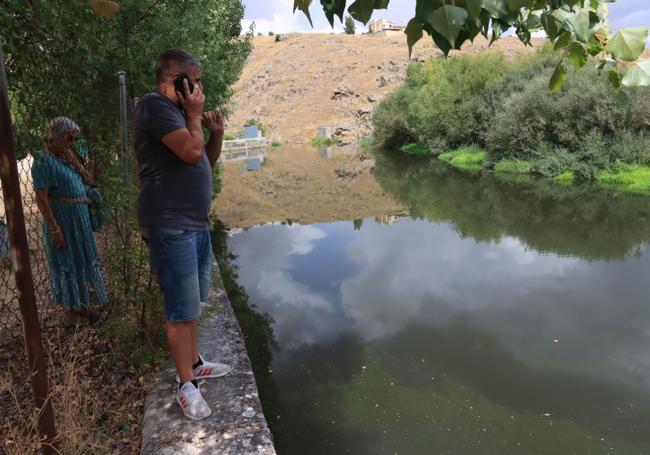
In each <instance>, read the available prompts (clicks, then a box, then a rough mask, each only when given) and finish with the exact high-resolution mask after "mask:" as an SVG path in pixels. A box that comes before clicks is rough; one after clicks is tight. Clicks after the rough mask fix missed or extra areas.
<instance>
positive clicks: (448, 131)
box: [373, 54, 507, 155]
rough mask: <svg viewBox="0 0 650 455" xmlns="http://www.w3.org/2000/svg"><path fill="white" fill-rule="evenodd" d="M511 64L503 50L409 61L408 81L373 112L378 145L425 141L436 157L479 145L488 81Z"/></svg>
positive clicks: (393, 145) (386, 145) (422, 142)
mask: <svg viewBox="0 0 650 455" xmlns="http://www.w3.org/2000/svg"><path fill="white" fill-rule="evenodd" d="M506 67H507V64H506V61H505V59H504V58H503V56H502V55H500V54H484V55H480V56H476V57H467V56H460V57H453V58H449V59H445V60H438V59H435V60H430V61H428V62H427V63H425V64H424V65H421V64H412V65H410V66H409V67H408V69H407V74H406V80H405V82H404V85H403V86H402V87H400V88H399V89H398V90H397V91H395V92H394V93H393V94H391V95H389V96H387V97H386V98H384V100H383V101H382V102H381V103H380V104H379V106H378V107H377V109H376V110H375V113H374V115H373V126H374V134H375V137H376V139H377V141H378V143H379V145H381V146H385V147H395V146H401V145H403V144H405V143H409V142H414V143H420V144H426V145H427V147H428V148H429V149H430V150H431V151H432V152H433V153H434V154H435V155H437V154H439V153H441V152H443V151H445V150H448V149H449V148H456V147H459V146H462V145H465V144H470V143H478V139H479V132H480V130H481V128H480V125H479V123H478V115H477V114H478V111H477V104H478V103H479V102H480V100H481V97H482V93H483V89H484V87H485V85H486V83H487V82H488V81H491V80H495V79H496V78H498V77H499V76H500V75H501V74H502V73H503V72H504V71H505V70H506Z"/></svg>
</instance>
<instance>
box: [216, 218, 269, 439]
mask: <svg viewBox="0 0 650 455" xmlns="http://www.w3.org/2000/svg"><path fill="white" fill-rule="evenodd" d="M227 239H228V233H227V231H226V229H225V227H224V226H223V224H221V223H217V226H216V227H215V229H214V231H213V233H212V247H213V249H214V254H215V256H216V258H217V262H218V263H219V270H220V272H221V279H222V280H223V285H224V288H225V289H226V292H227V293H228V299H229V300H230V304H231V305H232V308H233V310H234V312H235V315H236V316H237V321H238V322H239V327H240V328H241V330H242V333H243V335H244V341H245V343H246V351H247V352H248V356H249V358H250V360H251V364H252V367H253V373H254V374H255V381H256V382H257V387H258V389H259V393H260V400H261V402H262V406H263V408H264V415H265V416H266V418H267V420H268V422H269V426H270V427H271V432H273V428H274V424H275V423H276V420H277V419H276V416H277V415H279V414H280V398H279V393H280V392H279V389H278V387H277V386H276V385H275V382H274V381H273V378H272V377H271V363H272V362H273V350H277V349H278V346H277V343H276V341H275V337H274V335H273V327H272V325H273V319H272V318H271V316H270V315H268V314H266V313H264V314H261V313H258V312H257V311H256V306H255V305H252V304H250V303H249V302H248V294H247V293H246V290H245V289H244V288H243V287H242V286H240V285H239V284H238V283H237V278H238V271H239V267H237V265H236V264H235V260H236V259H237V256H235V255H233V254H232V253H231V252H230V250H228V244H227Z"/></svg>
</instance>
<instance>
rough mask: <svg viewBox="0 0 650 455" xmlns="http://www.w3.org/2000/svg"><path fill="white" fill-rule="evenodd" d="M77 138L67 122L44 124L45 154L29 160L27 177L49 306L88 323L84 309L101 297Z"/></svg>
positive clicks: (90, 191) (94, 194) (90, 192)
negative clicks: (39, 219) (38, 222)
mask: <svg viewBox="0 0 650 455" xmlns="http://www.w3.org/2000/svg"><path fill="white" fill-rule="evenodd" d="M78 135H79V127H78V126H77V124H76V123H75V122H73V121H72V120H70V119H68V118H66V117H57V118H55V119H53V120H52V121H50V123H49V125H48V128H47V133H46V150H45V151H43V152H39V153H35V154H34V163H33V165H32V177H33V180H34V190H35V191H36V203H37V205H38V208H39V210H40V212H41V214H42V215H43V236H44V243H45V249H46V252H47V260H48V267H49V272H50V284H51V290H52V302H53V303H54V304H57V305H60V306H62V307H63V310H64V317H65V319H66V320H67V321H70V322H74V323H80V322H82V323H83V322H88V321H89V320H90V319H91V316H92V313H91V312H90V310H89V309H90V307H91V306H92V305H103V304H105V303H106V301H107V297H106V286H105V284H104V279H103V278H102V274H101V269H100V264H99V254H98V252H97V246H96V245H95V239H94V237H93V224H95V223H91V219H92V218H91V213H90V211H89V206H90V205H91V204H92V203H98V202H100V199H101V198H100V196H99V192H98V190H97V188H95V187H94V180H93V177H92V175H91V173H90V171H89V170H88V169H87V168H86V167H85V166H84V164H83V163H82V159H81V157H80V156H79V154H78V153H77V150H76V142H77V138H78ZM95 227H97V226H95Z"/></svg>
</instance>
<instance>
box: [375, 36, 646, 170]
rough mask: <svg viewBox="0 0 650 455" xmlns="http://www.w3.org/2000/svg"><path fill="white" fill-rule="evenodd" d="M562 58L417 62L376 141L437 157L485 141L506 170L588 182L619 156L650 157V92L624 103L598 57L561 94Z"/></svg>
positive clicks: (380, 120) (491, 159) (378, 121)
mask: <svg viewBox="0 0 650 455" xmlns="http://www.w3.org/2000/svg"><path fill="white" fill-rule="evenodd" d="M557 59H558V57H557V55H554V54H553V53H551V52H549V50H548V49H542V50H541V51H540V52H537V53H535V54H528V55H525V56H521V57H519V58H518V59H516V60H514V61H507V60H505V59H504V58H503V56H501V55H499V54H486V55H481V56H464V57H454V58H449V59H447V60H437V59H436V60H431V61H429V62H427V63H426V64H424V65H418V64H414V65H411V66H409V68H408V70H407V76H406V80H405V82H404V84H403V85H402V86H401V87H400V88H399V89H398V90H397V91H395V92H394V93H393V94H392V95H389V96H387V97H386V98H385V99H384V100H383V101H382V102H381V103H380V104H379V106H378V107H377V109H376V110H375V114H374V116H373V126H374V135H375V140H376V144H377V145H378V146H379V147H383V148H390V149H397V148H401V150H402V151H405V152H407V153H409V152H412V151H411V150H410V149H408V148H406V147H402V146H404V145H405V144H407V145H408V144H423V145H425V146H426V147H427V148H428V149H429V150H430V151H431V153H432V154H433V155H439V154H441V153H442V152H445V151H446V150H449V149H458V148H461V147H464V146H467V145H468V144H476V145H477V146H478V147H480V148H482V149H484V150H485V151H486V152H487V155H486V157H485V160H484V163H483V164H484V165H485V166H487V167H490V168H492V167H493V166H494V168H495V169H496V170H497V171H500V172H512V173H535V174H541V175H543V176H548V177H555V176H558V175H560V174H562V173H564V172H570V173H571V174H572V175H573V176H574V177H575V178H576V179H580V180H594V179H596V178H597V177H598V175H599V174H600V173H601V172H603V171H604V170H607V169H609V168H611V167H612V166H613V165H615V164H616V163H621V162H622V163H630V164H650V134H648V133H647V131H648V130H649V129H650V90H649V89H636V90H634V91H633V92H632V97H631V102H629V103H627V104H621V103H620V101H619V100H618V98H619V95H620V94H619V93H618V92H617V91H616V90H615V89H613V88H612V86H611V84H610V83H609V81H608V80H607V77H606V75H605V74H601V73H599V72H598V71H597V70H596V69H595V68H594V67H593V65H591V64H590V63H591V62H590V63H589V64H588V65H587V67H585V68H583V69H582V70H580V71H578V72H576V73H575V75H572V77H571V78H570V79H569V82H568V83H567V84H566V85H565V86H564V88H563V89H562V90H561V91H560V92H558V93H556V94H552V93H550V92H549V90H548V80H549V78H550V75H551V73H552V71H553V69H554V67H555V66H556V65H557ZM447 158H449V155H447ZM474 165H475V164H474Z"/></svg>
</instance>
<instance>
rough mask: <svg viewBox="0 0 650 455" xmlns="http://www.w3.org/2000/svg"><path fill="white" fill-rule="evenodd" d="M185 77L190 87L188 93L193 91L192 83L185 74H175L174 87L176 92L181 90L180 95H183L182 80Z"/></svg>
mask: <svg viewBox="0 0 650 455" xmlns="http://www.w3.org/2000/svg"><path fill="white" fill-rule="evenodd" d="M186 79H187V85H188V86H189V88H190V93H192V92H194V84H193V83H192V81H191V80H190V78H189V77H187V74H185V73H181V74H179V75H178V76H176V79H174V88H175V89H176V91H177V92H181V94H182V95H185V86H184V85H183V81H184V80H186Z"/></svg>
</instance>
